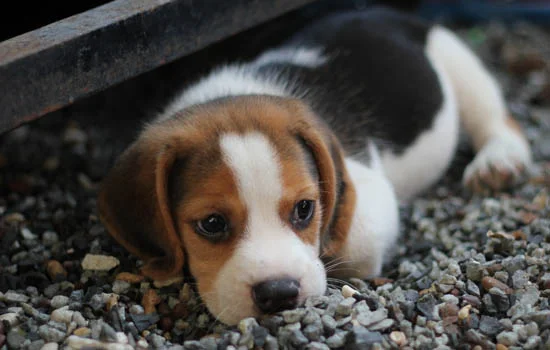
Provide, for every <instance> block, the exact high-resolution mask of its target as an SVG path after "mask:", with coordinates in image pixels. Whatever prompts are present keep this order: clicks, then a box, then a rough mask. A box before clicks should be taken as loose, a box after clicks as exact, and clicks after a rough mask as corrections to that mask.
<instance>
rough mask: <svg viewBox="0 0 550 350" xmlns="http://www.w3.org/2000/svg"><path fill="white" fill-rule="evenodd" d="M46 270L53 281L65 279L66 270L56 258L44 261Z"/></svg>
mask: <svg viewBox="0 0 550 350" xmlns="http://www.w3.org/2000/svg"><path fill="white" fill-rule="evenodd" d="M46 272H48V276H49V277H50V279H51V280H52V281H54V282H61V281H64V280H66V279H67V271H66V270H65V268H64V267H63V265H61V263H60V262H59V261H57V260H50V261H48V262H47V263H46Z"/></svg>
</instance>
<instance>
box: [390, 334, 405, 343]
mask: <svg viewBox="0 0 550 350" xmlns="http://www.w3.org/2000/svg"><path fill="white" fill-rule="evenodd" d="M390 339H391V340H392V341H393V342H394V343H395V344H396V345H397V346H404V345H406V344H407V336H406V335H405V333H403V332H400V331H393V332H391V333H390Z"/></svg>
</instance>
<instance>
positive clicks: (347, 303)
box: [336, 297, 357, 316]
mask: <svg viewBox="0 0 550 350" xmlns="http://www.w3.org/2000/svg"><path fill="white" fill-rule="evenodd" d="M356 302H357V300H355V298H353V297H349V298H346V299H344V300H342V301H341V302H340V304H338V306H337V307H336V313H337V314H339V315H342V316H348V315H349V314H351V310H352V308H353V304H355V303H356Z"/></svg>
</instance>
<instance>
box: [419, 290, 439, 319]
mask: <svg viewBox="0 0 550 350" xmlns="http://www.w3.org/2000/svg"><path fill="white" fill-rule="evenodd" d="M435 305H436V300H435V298H434V296H433V295H432V294H425V295H423V296H422V297H420V298H419V299H418V301H417V302H416V308H417V309H418V311H420V312H421V313H422V314H423V315H424V316H425V317H426V318H428V319H430V320H432V319H434V313H435Z"/></svg>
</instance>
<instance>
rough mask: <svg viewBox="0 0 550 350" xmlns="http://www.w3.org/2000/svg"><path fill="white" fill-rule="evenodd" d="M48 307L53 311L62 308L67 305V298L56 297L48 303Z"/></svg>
mask: <svg viewBox="0 0 550 350" xmlns="http://www.w3.org/2000/svg"><path fill="white" fill-rule="evenodd" d="M50 305H51V306H52V308H54V309H59V308H61V307H63V306H66V305H69V298H68V297H66V296H64V295H56V296H54V297H53V298H52V300H51V301H50Z"/></svg>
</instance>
